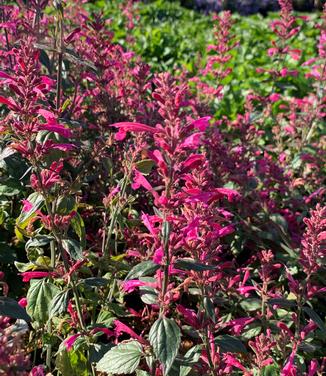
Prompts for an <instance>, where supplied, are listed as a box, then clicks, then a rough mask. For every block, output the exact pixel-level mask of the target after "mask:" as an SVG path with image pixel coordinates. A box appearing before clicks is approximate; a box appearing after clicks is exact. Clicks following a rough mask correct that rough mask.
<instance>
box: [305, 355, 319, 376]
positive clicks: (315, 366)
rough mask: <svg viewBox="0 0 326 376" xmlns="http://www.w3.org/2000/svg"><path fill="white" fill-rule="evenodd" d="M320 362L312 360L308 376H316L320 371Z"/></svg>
mask: <svg viewBox="0 0 326 376" xmlns="http://www.w3.org/2000/svg"><path fill="white" fill-rule="evenodd" d="M318 368H319V367H318V362H317V360H316V359H312V361H311V362H310V365H309V370H308V376H314V375H315V374H316V373H317V371H318Z"/></svg>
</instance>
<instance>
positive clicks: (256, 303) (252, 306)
mask: <svg viewBox="0 0 326 376" xmlns="http://www.w3.org/2000/svg"><path fill="white" fill-rule="evenodd" d="M240 306H241V308H242V309H244V310H245V311H248V312H251V311H256V310H257V309H261V300H260V299H256V298H248V299H245V300H243V301H242V302H241V303H240Z"/></svg>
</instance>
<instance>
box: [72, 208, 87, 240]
mask: <svg viewBox="0 0 326 376" xmlns="http://www.w3.org/2000/svg"><path fill="white" fill-rule="evenodd" d="M70 223H71V226H72V228H73V229H74V231H75V233H76V234H77V236H78V238H79V241H80V244H81V246H82V247H85V246H86V230H85V224H84V220H83V218H82V216H81V215H80V214H79V213H76V215H75V216H74V217H73V218H72V220H71V222H70Z"/></svg>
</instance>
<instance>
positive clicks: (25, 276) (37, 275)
mask: <svg viewBox="0 0 326 376" xmlns="http://www.w3.org/2000/svg"><path fill="white" fill-rule="evenodd" d="M50 275H51V273H50V272H24V273H21V276H22V277H23V282H29V281H30V280H31V279H37V278H44V277H48V276H50Z"/></svg>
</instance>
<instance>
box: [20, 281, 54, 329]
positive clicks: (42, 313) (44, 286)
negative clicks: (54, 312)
mask: <svg viewBox="0 0 326 376" xmlns="http://www.w3.org/2000/svg"><path fill="white" fill-rule="evenodd" d="M59 291H60V290H59V288H58V287H56V286H55V285H54V284H53V283H50V282H47V281H46V280H45V279H40V280H35V279H32V280H31V286H30V288H29V290H28V293H27V297H26V298H27V302H28V303H27V312H28V313H29V315H30V316H31V317H32V318H33V320H34V321H37V322H38V323H39V324H45V323H46V321H47V320H48V318H49V311H50V303H51V301H52V299H53V298H54V297H55V296H56V295H57V294H58V293H59Z"/></svg>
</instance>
